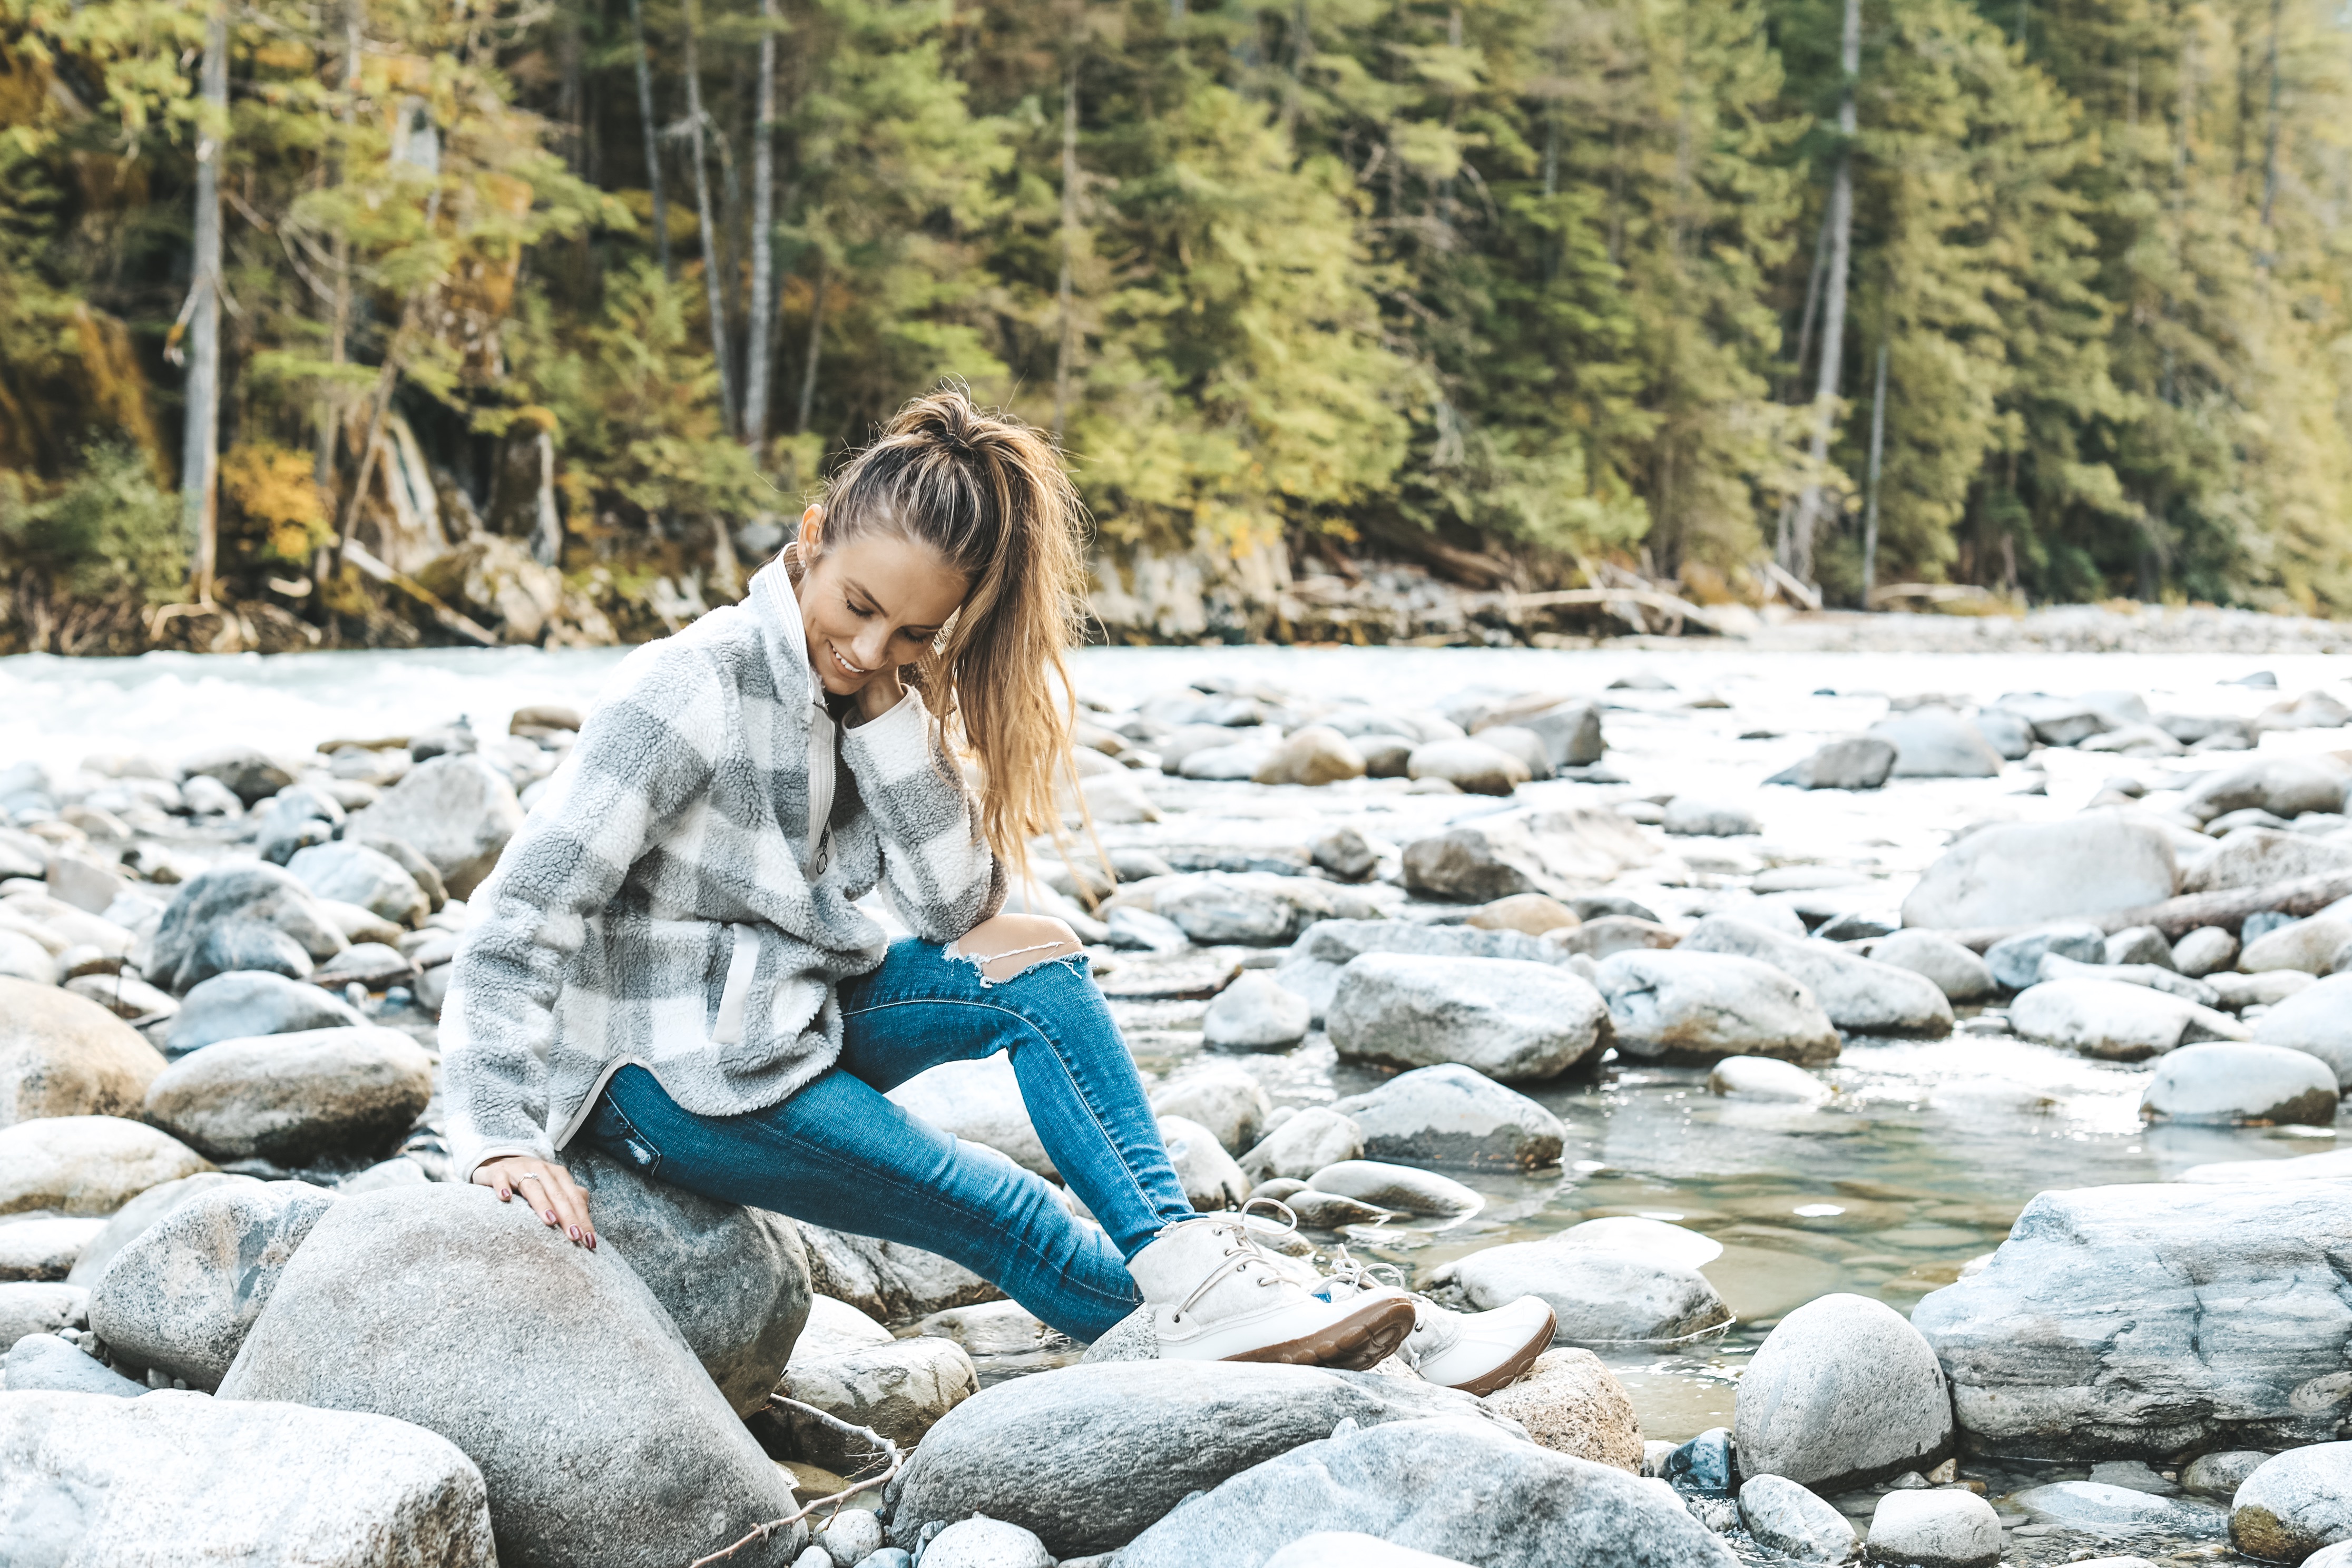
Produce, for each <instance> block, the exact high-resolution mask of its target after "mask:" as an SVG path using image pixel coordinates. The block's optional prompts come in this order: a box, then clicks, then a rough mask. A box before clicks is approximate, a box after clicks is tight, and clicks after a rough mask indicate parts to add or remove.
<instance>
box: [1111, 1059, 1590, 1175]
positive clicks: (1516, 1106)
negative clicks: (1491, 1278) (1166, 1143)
mask: <svg viewBox="0 0 2352 1568" xmlns="http://www.w3.org/2000/svg"><path fill="white" fill-rule="evenodd" d="M1152 1103H1153V1104H1154V1105H1155V1106H1157V1105H1158V1104H1159V1101H1158V1100H1154V1101H1153V1102H1152ZM1331 1109H1332V1110H1336V1111H1338V1112H1339V1113H1340V1114H1341V1115H1343V1116H1346V1117H1348V1118H1349V1119H1350V1120H1352V1121H1354V1122H1355V1123H1356V1126H1357V1128H1358V1129H1359V1131H1361V1133H1362V1134H1363V1140H1364V1154H1365V1156H1366V1157H1367V1158H1369V1159H1373V1160H1392V1161H1395V1162H1397V1163H1401V1164H1407V1165H1445V1166H1459V1167H1463V1168H1465V1169H1469V1170H1516V1171H1533V1170H1540V1169H1542V1168H1543V1167H1544V1166H1547V1165H1555V1164H1558V1163H1559V1155H1560V1150H1561V1149H1562V1148H1563V1147H1564V1146H1565V1144H1566V1142H1567V1137H1568V1130H1567V1129H1566V1128H1565V1127H1563V1126H1561V1124H1560V1121H1559V1117H1557V1116H1554V1115H1553V1114H1552V1113H1551V1112H1550V1111H1549V1110H1546V1109H1545V1108H1544V1107H1543V1106H1542V1105H1540V1104H1538V1103H1537V1102H1536V1101H1535V1100H1529V1099H1528V1097H1527V1096H1526V1095H1524V1094H1521V1093H1519V1092H1518V1091H1517V1089H1505V1088H1504V1087H1503V1086H1502V1085H1501V1084H1499V1083H1496V1081H1495V1080H1494V1079H1490V1078H1488V1077H1487V1076H1486V1074H1484V1073H1482V1072H1479V1071H1477V1070H1476V1069H1475V1068H1467V1067H1464V1066H1461V1065H1460V1064H1459V1063H1454V1062H1447V1063H1443V1064H1441V1065H1439V1066H1437V1067H1427V1068H1414V1069H1413V1070H1412V1071H1411V1072H1404V1073H1399V1074H1398V1075H1397V1076H1396V1077H1394V1078H1392V1079H1389V1080H1388V1082H1386V1083H1384V1084H1382V1085H1381V1086H1380V1087H1379V1088H1378V1089H1372V1090H1370V1091H1369V1092H1368V1093H1364V1094H1358V1095H1350V1096H1349V1097H1348V1098H1347V1099H1345V1100H1339V1101H1338V1102H1337V1103H1336V1104H1334V1105H1333V1106H1332V1107H1331Z"/></svg>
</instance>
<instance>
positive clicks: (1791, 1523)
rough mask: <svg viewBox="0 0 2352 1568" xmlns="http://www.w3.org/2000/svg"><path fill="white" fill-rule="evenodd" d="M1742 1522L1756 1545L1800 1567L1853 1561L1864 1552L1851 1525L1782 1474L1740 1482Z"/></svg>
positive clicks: (1812, 1494)
mask: <svg viewBox="0 0 2352 1568" xmlns="http://www.w3.org/2000/svg"><path fill="white" fill-rule="evenodd" d="M1739 1522H1740V1523H1742V1524H1744V1525H1746V1526H1747V1527H1748V1534H1750V1535H1752V1536H1754V1537H1755V1538H1756V1544H1757V1545H1759V1546H1761V1547H1762V1548H1764V1550H1765V1551H1767V1552H1772V1553H1774V1554H1776V1555H1778V1556H1781V1557H1787V1558H1790V1559H1793V1560H1794V1561H1796V1562H1799V1563H1850V1562H1852V1561H1853V1559H1854V1557H1855V1556H1856V1555H1858V1554H1859V1553H1860V1552H1861V1551H1862V1539H1861V1538H1860V1537H1859V1536H1857V1535H1855V1534H1854V1532H1853V1521H1851V1520H1849V1519H1847V1518H1846V1516H1845V1515H1843V1514H1842V1513H1840V1512H1839V1511H1838V1510H1836V1509H1834V1508H1832V1506H1830V1504H1829V1502H1828V1501H1827V1500H1824V1499H1822V1498H1821V1497H1819V1496H1817V1495H1815V1493H1814V1492H1813V1491H1812V1490H1811V1489H1809V1488H1806V1487H1801V1486H1799V1485H1798V1484H1797V1483H1796V1482H1794V1481H1792V1480H1789V1479H1786V1478H1784V1477H1780V1476H1770V1475H1766V1476H1750V1477H1748V1479H1747V1480H1745V1481H1744V1482H1742V1483H1741V1484H1740V1488H1739Z"/></svg>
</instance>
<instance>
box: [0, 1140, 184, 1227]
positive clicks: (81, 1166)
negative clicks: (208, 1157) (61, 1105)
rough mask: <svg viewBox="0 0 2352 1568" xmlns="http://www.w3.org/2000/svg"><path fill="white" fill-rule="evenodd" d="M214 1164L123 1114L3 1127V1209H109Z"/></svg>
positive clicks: (77, 1211)
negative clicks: (151, 1188) (122, 1115)
mask: <svg viewBox="0 0 2352 1568" xmlns="http://www.w3.org/2000/svg"><path fill="white" fill-rule="evenodd" d="M211 1169H212V1166H211V1164H210V1163H207V1162H206V1161H205V1157H204V1156H203V1155H201V1154H199V1153H197V1152H195V1151H194V1149H191V1148H189V1147H188V1146H187V1145H186V1144H184V1143H183V1142H180V1141H179V1140H178V1139H176V1138H173V1136H171V1135H170V1134H169V1133H165V1132H158V1131H156V1130H155V1129H154V1128H152V1127H148V1126H144V1125H142V1123H140V1122H136V1121H129V1120H127V1119H126V1118H123V1117H120V1116H45V1117H43V1118H41V1119H40V1120H39V1121H19V1122H18V1123H16V1125H15V1126H14V1127H0V1215H7V1214H22V1213H24V1212H25V1211H26V1209H52V1210H55V1211H56V1212H57V1213H58V1214H65V1215H110V1214H112V1213H113V1212H114V1211H115V1210H117V1209H119V1208H121V1206H122V1205H125V1204H127V1203H129V1202H130V1201H131V1199H132V1198H135V1197H137V1196H138V1195H139V1194H142V1193H143V1192H145V1191H146V1190H147V1189H148V1188H150V1187H157V1186H161V1185H163V1184H164V1183H165V1182H176V1181H178V1180H179V1179H180V1178H181V1177H182V1176H193V1175H194V1174H195V1173H197V1172H199V1171H209V1170H211Z"/></svg>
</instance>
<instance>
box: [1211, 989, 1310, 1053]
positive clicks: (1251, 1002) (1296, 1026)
mask: <svg viewBox="0 0 2352 1568" xmlns="http://www.w3.org/2000/svg"><path fill="white" fill-rule="evenodd" d="M1313 1018H1314V1009H1313V1008H1312V1007H1310V1006H1309V1005H1307V998H1306V997H1304V996H1301V995H1299V994H1297V992H1295V991H1291V990H1288V989H1286V987H1285V986H1284V985H1283V984H1282V983H1281V982H1280V981H1279V980H1277V979H1276V978H1275V976H1274V975H1273V974H1271V973H1268V972H1267V971H1265V970H1263V969H1252V970H1245V971H1244V972H1243V973H1240V974H1238V975H1235V976H1234V983H1233V984H1230V985H1228V986H1226V987H1225V988H1224V989H1223V991H1220V992H1219V993H1217V995H1216V998H1215V1000H1213V1001H1212V1002H1211V1003H1210V1004H1209V1008H1208V1012H1207V1013H1206V1014H1205V1015H1203V1016H1202V1019H1201V1038H1202V1040H1203V1041H1204V1042H1205V1043H1207V1044H1209V1045H1211V1046H1214V1047H1217V1048H1218V1049H1220V1050H1229V1051H1232V1050H1239V1051H1281V1050H1288V1049H1289V1048H1290V1047H1293V1046H1295V1045H1297V1043H1298V1042H1299V1041H1301V1040H1303V1039H1305V1038H1306V1037H1307V1027H1308V1026H1309V1025H1310V1024H1311V1023H1312V1022H1313Z"/></svg>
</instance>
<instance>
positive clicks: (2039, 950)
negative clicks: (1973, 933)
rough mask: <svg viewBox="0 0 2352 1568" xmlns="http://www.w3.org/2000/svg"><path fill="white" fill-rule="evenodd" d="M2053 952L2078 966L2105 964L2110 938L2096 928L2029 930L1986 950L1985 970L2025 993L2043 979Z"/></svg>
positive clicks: (2089, 926) (2007, 938) (2078, 926)
mask: <svg viewBox="0 0 2352 1568" xmlns="http://www.w3.org/2000/svg"><path fill="white" fill-rule="evenodd" d="M2053 952H2054V953H2056V954H2057V955H2058V956H2059V957H2061V958H2071V959H2073V960H2074V962H2075V963H2090V964H2104V963H2105V962H2106V957H2107V939H2106V936H2105V933H2104V932H2102V931H2100V930H2099V928H2098V927H2096V926H2093V925H2061V926H2052V927H2049V928H2048V929H2047V930H2043V931H2027V932H2025V933H2024V934H2023V935H2021V936H2012V937H2005V938H2003V939H2002V940H2001V941H2000V942H1994V943H1993V944H1992V945H1991V946H1990V947H1988V948H1986V949H1985V967H1986V968H1987V969H1989V970H1990V971H1991V972H1992V977H1993V978H1994V979H1995V980H1997V981H1999V982H2000V984H2002V985H2003V986H2004V987H2006V988H2007V989H2009V990H2011V991H2022V990H2024V989H2025V988H2026V987H2027V986H2029V985H2032V984H2036V983H2038V982H2039V981H2040V980H2041V979H2042V958H2043V957H2044V955H2046V954H2049V953H2053Z"/></svg>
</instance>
